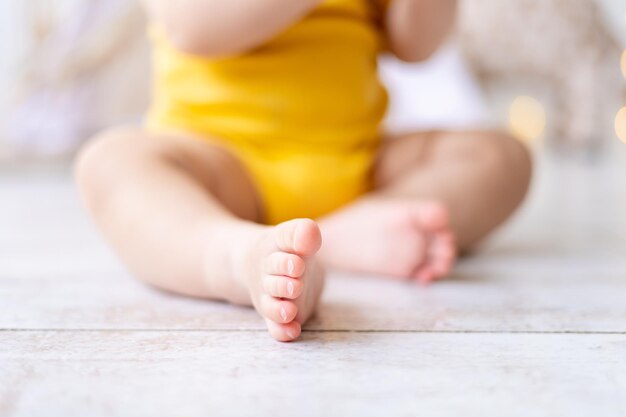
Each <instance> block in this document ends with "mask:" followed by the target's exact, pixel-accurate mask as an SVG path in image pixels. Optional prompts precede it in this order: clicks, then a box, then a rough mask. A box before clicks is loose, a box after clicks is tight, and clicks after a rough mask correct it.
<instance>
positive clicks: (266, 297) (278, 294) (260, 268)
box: [245, 219, 324, 342]
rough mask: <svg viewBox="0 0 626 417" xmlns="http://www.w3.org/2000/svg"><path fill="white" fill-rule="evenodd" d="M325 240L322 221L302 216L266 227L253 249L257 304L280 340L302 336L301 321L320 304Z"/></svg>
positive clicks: (250, 282) (250, 281)
mask: <svg viewBox="0 0 626 417" xmlns="http://www.w3.org/2000/svg"><path fill="white" fill-rule="evenodd" d="M321 244H322V238H321V234H320V230H319V227H318V226H317V224H316V223H315V222H314V221H312V220H309V219H296V220H290V221H287V222H284V223H281V224H279V225H277V226H275V227H273V228H271V229H270V230H268V231H266V232H265V233H264V236H263V237H262V238H261V239H260V240H258V241H257V242H256V243H255V244H254V245H253V247H252V248H251V249H250V250H249V252H248V256H247V261H245V263H246V265H248V268H247V271H246V273H245V276H246V280H245V282H246V284H247V287H248V289H249V291H250V297H251V299H252V304H253V306H254V308H256V310H257V311H258V312H259V314H261V316H263V317H264V318H265V321H266V322H267V328H268V330H269V332H270V335H271V336H272V337H273V338H274V339H276V340H279V341H281V342H288V341H292V340H295V339H297V338H298V336H300V332H301V327H300V326H301V325H302V324H304V322H306V321H307V320H308V319H309V317H310V316H311V315H312V314H313V313H314V311H315V308H316V307H317V304H318V301H319V298H320V295H321V292H322V289H323V286H324V273H323V270H322V268H321V267H320V265H319V264H318V263H317V261H316V259H315V254H316V253H317V251H318V250H319V249H320V246H321Z"/></svg>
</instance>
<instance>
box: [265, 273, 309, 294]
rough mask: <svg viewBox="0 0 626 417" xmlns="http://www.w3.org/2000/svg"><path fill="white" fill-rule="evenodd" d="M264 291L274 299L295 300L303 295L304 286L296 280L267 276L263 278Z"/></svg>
mask: <svg viewBox="0 0 626 417" xmlns="http://www.w3.org/2000/svg"><path fill="white" fill-rule="evenodd" d="M263 289H265V291H266V292H267V293H268V294H269V295H271V296H272V297H279V298H288V299H295V298H298V297H300V295H302V290H303V289H304V285H303V283H302V281H300V280H298V279H295V278H289V277H283V276H276V275H266V276H264V277H263Z"/></svg>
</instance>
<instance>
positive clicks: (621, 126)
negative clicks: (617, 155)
mask: <svg viewBox="0 0 626 417" xmlns="http://www.w3.org/2000/svg"><path fill="white" fill-rule="evenodd" d="M615 134H616V135H617V137H618V138H619V139H620V140H621V141H622V142H624V143H626V107H622V108H621V109H620V111H618V112H617V116H615Z"/></svg>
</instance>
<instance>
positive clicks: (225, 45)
mask: <svg viewBox="0 0 626 417" xmlns="http://www.w3.org/2000/svg"><path fill="white" fill-rule="evenodd" d="M320 1H321V0H237V1H230V0H177V1H172V0H143V3H144V5H145V7H146V9H147V10H148V14H149V15H150V18H151V19H152V21H154V22H157V23H159V24H160V25H162V27H163V28H164V29H165V31H166V32H167V34H168V37H169V38H170V40H171V41H172V43H173V44H174V45H175V46H176V47H177V48H179V49H180V50H182V51H184V52H187V53H190V54H194V55H202V56H224V55H232V54H237V53H241V52H244V51H246V50H248V49H251V48H254V47H256V46H259V45H261V44H263V43H264V42H266V41H268V40H269V39H271V38H273V37H274V36H276V35H278V34H279V33H280V32H281V31H283V30H284V29H286V28H287V27H288V26H289V25H291V24H292V23H294V22H295V21H296V20H298V19H299V18H301V17H302V16H304V15H305V14H306V13H307V12H309V11H310V10H311V9H313V8H314V7H315V6H316V5H317V4H318V3H319V2H320Z"/></svg>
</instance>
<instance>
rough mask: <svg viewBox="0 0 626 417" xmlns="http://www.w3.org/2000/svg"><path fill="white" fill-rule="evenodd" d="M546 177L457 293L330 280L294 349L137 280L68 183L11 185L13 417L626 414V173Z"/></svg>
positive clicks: (6, 312) (0, 264)
mask: <svg viewBox="0 0 626 417" xmlns="http://www.w3.org/2000/svg"><path fill="white" fill-rule="evenodd" d="M624 148H625V149H626V147H624ZM537 168H538V175H537V181H536V183H535V187H534V189H533V192H532V195H531V198H530V200H529V202H528V204H527V205H526V206H525V207H524V209H523V210H522V211H521V212H520V213H519V215H518V216H517V217H516V218H515V219H514V220H513V221H512V222H511V223H510V224H509V225H508V226H507V227H506V228H504V229H503V230H502V231H501V233H499V234H498V235H497V236H496V237H494V239H492V240H491V241H490V242H488V243H487V244H486V245H485V247H484V249H483V250H482V251H480V252H479V253H478V254H476V256H474V257H472V258H468V259H466V260H463V261H462V262H461V263H460V265H459V267H458V270H457V271H456V272H455V274H454V276H453V277H452V279H450V280H448V281H445V282H441V283H438V284H436V285H433V286H431V287H428V288H421V287H418V286H414V285H404V284H399V283H397V282H391V281H385V280H382V279H379V278H378V279H377V278H372V277H357V276H345V275H341V274H337V273H335V274H332V275H331V277H330V282H329V285H328V290H327V292H326V294H325V297H324V300H323V304H322V306H321V310H320V313H319V316H318V317H317V318H316V319H315V320H314V321H312V322H311V323H310V324H309V325H308V326H307V327H306V330H305V332H304V333H303V337H302V340H301V341H299V342H298V343H292V344H280V343H277V342H274V341H272V340H271V339H270V338H269V336H268V335H267V334H266V332H265V331H264V329H263V323H262V321H261V320H260V319H259V317H258V316H257V315H256V313H254V312H253V311H251V310H247V309H242V308H237V307H233V306H229V305H225V304H218V303H211V302H205V301H199V300H190V299H185V298H182V297H177V296H174V295H171V294H165V293H162V292H159V291H156V290H154V289H151V288H148V287H146V286H144V285H142V284H140V283H139V282H137V281H135V280H134V279H133V278H131V277H130V276H129V275H128V273H126V272H125V271H124V269H123V268H122V267H121V266H120V264H119V263H118V261H117V260H116V259H115V258H114V257H113V256H112V254H111V253H110V252H109V250H108V249H107V248H106V247H105V246H104V244H103V243H102V242H101V241H100V240H99V238H98V236H97V235H96V233H95V232H94V230H93V228H92V226H91V225H90V224H89V222H88V220H86V218H85V216H84V215H83V214H82V211H81V210H80V208H79V206H78V204H77V201H76V197H75V194H74V190H73V188H72V185H71V182H70V179H69V174H68V172H67V171H65V170H51V171H48V172H43V171H42V170H38V171H37V172H35V173H29V174H25V173H23V172H15V171H6V172H3V173H0V416H2V417H4V416H46V417H51V416H63V417H71V416H77V417H78V416H80V417H85V416H92V417H97V416H112V415H116V416H146V417H148V416H149V417H159V416H207V415H212V416H219V415H227V416H230V415H232V416H236V415H237V416H238V415H241V416H249V415H255V416H269V415H271V416H281V415H288V416H292V415H299V416H348V415H358V416H382V415H384V416H414V415H426V416H458V415H463V416H465V417H469V416H480V417H485V416H533V417H537V416H569V417H571V416H585V417H589V416H624V415H626V158H624V157H623V155H622V156H618V155H617V153H615V152H612V153H610V155H609V157H608V158H607V160H606V161H604V162H603V163H601V164H600V165H599V166H595V167H592V166H589V165H585V164H583V163H580V162H572V161H556V162H555V161H554V160H550V159H549V158H543V159H542V160H541V161H539V164H538V167H537Z"/></svg>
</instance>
